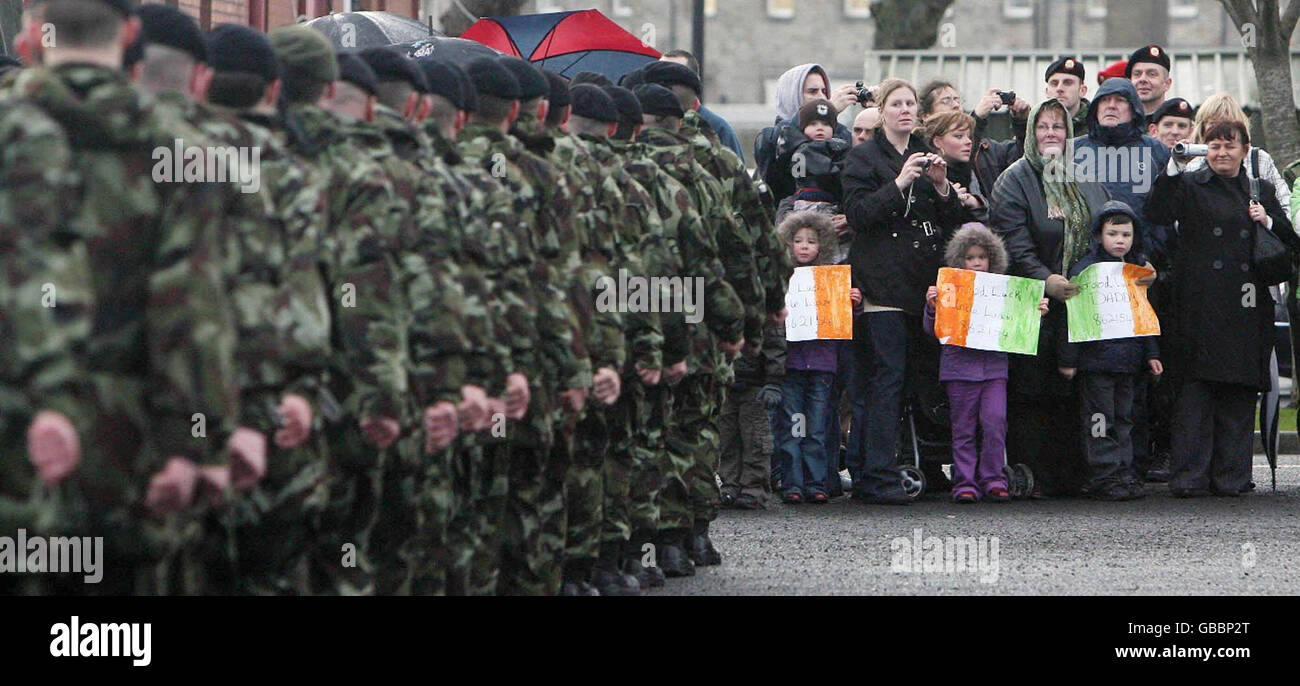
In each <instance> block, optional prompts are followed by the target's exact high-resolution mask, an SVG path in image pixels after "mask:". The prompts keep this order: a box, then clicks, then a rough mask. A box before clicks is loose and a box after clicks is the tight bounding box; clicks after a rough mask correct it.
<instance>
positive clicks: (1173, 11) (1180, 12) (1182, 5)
mask: <svg viewBox="0 0 1300 686" xmlns="http://www.w3.org/2000/svg"><path fill="white" fill-rule="evenodd" d="M1199 13H1200V8H1199V7H1197V6H1196V0H1169V16H1170V17H1172V18H1174V19H1194V18H1195V17H1196V15H1197V14H1199Z"/></svg>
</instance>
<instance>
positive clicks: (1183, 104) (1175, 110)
mask: <svg viewBox="0 0 1300 686" xmlns="http://www.w3.org/2000/svg"><path fill="white" fill-rule="evenodd" d="M1195 116H1196V109H1195V108H1193V107H1192V104H1191V103H1189V102H1187V101H1186V100H1183V99H1182V98H1170V99H1168V100H1166V101H1164V102H1163V103H1161V104H1160V107H1157V108H1156V111H1155V112H1154V113H1153V114H1152V115H1151V117H1150V119H1149V120H1148V121H1150V122H1151V123H1150V124H1147V135H1149V136H1151V137H1152V138H1155V139H1156V140H1158V141H1160V142H1161V143H1164V144H1165V147H1166V148H1170V149H1172V148H1173V147H1174V144H1175V143H1177V142H1178V141H1181V140H1183V139H1185V138H1191V137H1192V118H1193V117H1195Z"/></svg>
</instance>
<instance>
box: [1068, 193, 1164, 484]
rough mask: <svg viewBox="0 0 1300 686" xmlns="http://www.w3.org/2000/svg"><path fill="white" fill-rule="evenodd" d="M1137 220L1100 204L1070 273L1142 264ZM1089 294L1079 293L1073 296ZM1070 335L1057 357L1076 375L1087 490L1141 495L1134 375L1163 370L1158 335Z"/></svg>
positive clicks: (1112, 204)
mask: <svg viewBox="0 0 1300 686" xmlns="http://www.w3.org/2000/svg"><path fill="white" fill-rule="evenodd" d="M1136 224H1137V217H1136V215H1135V214H1134V212H1133V209H1132V208H1131V207H1129V206H1128V205H1127V204H1125V203H1123V202H1120V201H1118V200H1111V201H1109V202H1107V203H1106V204H1105V205H1103V206H1102V208H1101V212H1100V213H1098V215H1097V217H1096V219H1094V220H1093V228H1092V236H1093V239H1094V242H1095V244H1094V246H1093V249H1092V252H1090V253H1088V254H1087V255H1084V256H1083V257H1082V258H1080V259H1079V261H1077V262H1075V263H1074V265H1072V266H1071V267H1070V270H1069V276H1070V278H1071V279H1073V278H1074V277H1076V276H1078V275H1079V274H1080V273H1082V272H1083V270H1085V269H1087V268H1088V267H1090V266H1092V265H1094V264H1097V263H1099V262H1128V263H1129V264H1137V265H1140V264H1143V263H1144V262H1145V260H1144V259H1143V258H1141V257H1139V255H1138V251H1137V242H1138V240H1137V233H1136V232H1135V226H1136ZM1090 295H1093V294H1089V293H1080V294H1079V295H1076V296H1074V297H1075V298H1080V297H1089V296H1090ZM1119 295H1121V296H1122V297H1123V300H1122V301H1121V302H1128V292H1127V288H1124V289H1123V290H1122V291H1120V294H1119ZM1121 309H1122V308H1121ZM1121 314H1123V313H1122V312H1121ZM1094 316H1098V317H1100V316H1102V314H1101V313H1100V312H1099V313H1098V314H1096V315H1094ZM1110 316H1115V315H1110ZM1076 338H1078V336H1076ZM1069 340H1070V339H1069V334H1068V333H1067V332H1064V331H1063V332H1062V336H1061V341H1060V346H1059V347H1060V353H1059V355H1058V356H1057V360H1058V363H1059V364H1060V371H1061V374H1062V375H1063V376H1065V378H1067V379H1072V378H1074V376H1075V373H1076V372H1077V373H1078V375H1079V384H1078V389H1079V396H1080V397H1079V400H1080V403H1079V404H1080V407H1081V408H1082V412H1083V428H1084V436H1085V438H1084V447H1085V450H1086V452H1087V456H1088V466H1089V470H1090V471H1091V475H1090V478H1089V485H1088V492H1089V494H1090V495H1091V496H1092V497H1093V498H1096V499H1098V500H1133V499H1135V498H1141V497H1142V496H1143V495H1144V492H1143V487H1142V480H1141V479H1139V478H1138V476H1137V473H1136V472H1134V471H1133V438H1132V431H1133V393H1134V385H1135V383H1137V381H1138V379H1137V376H1138V375H1139V374H1141V373H1142V370H1143V369H1144V368H1149V369H1150V370H1151V373H1152V374H1154V375H1156V376H1159V375H1160V374H1161V373H1163V372H1164V367H1163V366H1162V365H1161V363H1160V349H1159V345H1158V344H1157V342H1156V337H1155V336H1130V337H1128V338H1111V339H1105V340H1094V341H1089V342H1087V343H1070V342H1069Z"/></svg>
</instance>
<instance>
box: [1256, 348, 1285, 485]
mask: <svg viewBox="0 0 1300 686" xmlns="http://www.w3.org/2000/svg"><path fill="white" fill-rule="evenodd" d="M1268 367H1269V377H1270V380H1271V381H1272V384H1273V385H1272V388H1271V390H1269V391H1268V392H1267V393H1261V394H1260V395H1259V440H1260V442H1261V443H1263V444H1264V457H1266V458H1268V468H1269V470H1270V471H1272V473H1273V490H1274V491H1276V490H1277V434H1278V415H1279V414H1280V413H1279V411H1278V408H1279V406H1280V400H1281V392H1280V390H1279V389H1278V383H1277V382H1278V374H1277V351H1276V350H1274V351H1273V355H1272V357H1271V358H1270V359H1269V361H1268Z"/></svg>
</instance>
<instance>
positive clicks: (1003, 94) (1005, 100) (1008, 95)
mask: <svg viewBox="0 0 1300 686" xmlns="http://www.w3.org/2000/svg"><path fill="white" fill-rule="evenodd" d="M998 97H999V98H1002V104H1003V105H1006V106H1007V107H1010V106H1012V105H1014V104H1016V92H1015V91H998Z"/></svg>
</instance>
